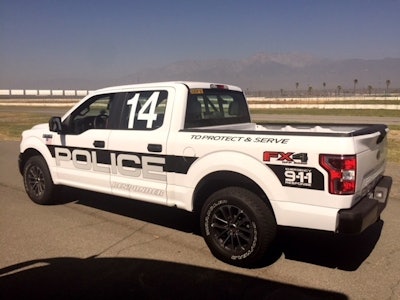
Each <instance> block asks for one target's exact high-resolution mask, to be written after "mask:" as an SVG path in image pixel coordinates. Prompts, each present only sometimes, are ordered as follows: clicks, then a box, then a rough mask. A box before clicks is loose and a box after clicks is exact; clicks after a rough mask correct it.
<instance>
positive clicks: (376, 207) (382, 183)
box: [336, 176, 392, 234]
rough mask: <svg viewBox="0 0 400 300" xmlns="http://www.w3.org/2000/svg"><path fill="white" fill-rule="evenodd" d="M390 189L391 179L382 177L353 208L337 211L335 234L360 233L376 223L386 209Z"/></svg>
mask: <svg viewBox="0 0 400 300" xmlns="http://www.w3.org/2000/svg"><path fill="white" fill-rule="evenodd" d="M391 187H392V177H389V176H383V177H382V178H381V179H380V180H379V182H378V184H377V185H376V186H375V188H374V189H373V191H372V192H371V193H369V194H368V195H367V196H365V197H363V198H362V199H361V200H360V201H359V202H358V203H357V204H356V205H355V206H353V207H352V208H349V209H341V210H339V212H338V214H339V216H338V226H337V229H336V232H338V233H346V234H357V233H361V232H362V231H364V229H366V228H367V227H369V226H370V225H372V224H374V223H375V222H376V221H378V220H379V218H380V215H381V212H382V211H383V210H384V208H385V207H386V204H387V201H388V198H389V193H390V188H391Z"/></svg>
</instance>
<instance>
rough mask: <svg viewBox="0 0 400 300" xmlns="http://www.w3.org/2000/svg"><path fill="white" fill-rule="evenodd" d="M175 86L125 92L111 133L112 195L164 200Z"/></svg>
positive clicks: (164, 202)
mask: <svg viewBox="0 0 400 300" xmlns="http://www.w3.org/2000/svg"><path fill="white" fill-rule="evenodd" d="M173 97H174V89H172V88H170V87H166V88H159V89H154V88H153V89H144V90H137V91H131V92H128V93H126V96H125V100H124V101H123V104H122V114H121V118H120V123H119V125H118V127H119V128H118V129H115V130H113V131H112V132H111V133H110V137H109V143H108V147H109V149H110V152H111V155H112V169H111V189H112V192H113V193H114V194H115V195H119V196H124V197H129V198H134V199H138V200H143V201H148V202H155V203H160V204H166V201H167V195H166V188H167V173H166V169H165V165H166V154H167V149H166V145H167V138H168V132H169V126H168V125H169V120H167V117H166V116H167V115H170V114H168V113H167V111H168V107H170V106H172V103H170V102H172V101H171V100H170V99H173Z"/></svg>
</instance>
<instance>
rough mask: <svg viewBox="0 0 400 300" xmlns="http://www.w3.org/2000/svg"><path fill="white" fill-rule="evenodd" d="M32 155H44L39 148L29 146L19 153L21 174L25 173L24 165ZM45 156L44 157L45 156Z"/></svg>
mask: <svg viewBox="0 0 400 300" xmlns="http://www.w3.org/2000/svg"><path fill="white" fill-rule="evenodd" d="M32 156H41V157H43V155H42V153H41V152H39V151H38V150H36V149H34V148H28V149H25V151H24V152H22V153H21V154H20V155H19V163H18V167H19V172H20V173H21V174H23V172H24V166H25V164H26V162H27V161H28V159H30V158H31V157H32ZM43 158H44V157H43Z"/></svg>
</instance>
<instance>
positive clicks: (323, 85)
mask: <svg viewBox="0 0 400 300" xmlns="http://www.w3.org/2000/svg"><path fill="white" fill-rule="evenodd" d="M322 87H323V88H324V95H325V96H326V82H325V81H324V82H323V83H322Z"/></svg>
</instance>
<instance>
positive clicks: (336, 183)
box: [319, 154, 357, 195]
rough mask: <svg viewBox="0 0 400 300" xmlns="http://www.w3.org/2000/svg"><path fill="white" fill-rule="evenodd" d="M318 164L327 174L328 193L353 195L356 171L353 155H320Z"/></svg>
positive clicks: (355, 159)
mask: <svg viewBox="0 0 400 300" xmlns="http://www.w3.org/2000/svg"><path fill="white" fill-rule="evenodd" d="M319 163H320V165H321V166H322V167H323V168H324V169H325V170H326V171H327V172H328V174H329V193H331V194H337V195H350V194H354V193H355V191H356V170H357V158H356V156H355V155H331V154H321V155H320V156H319Z"/></svg>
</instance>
